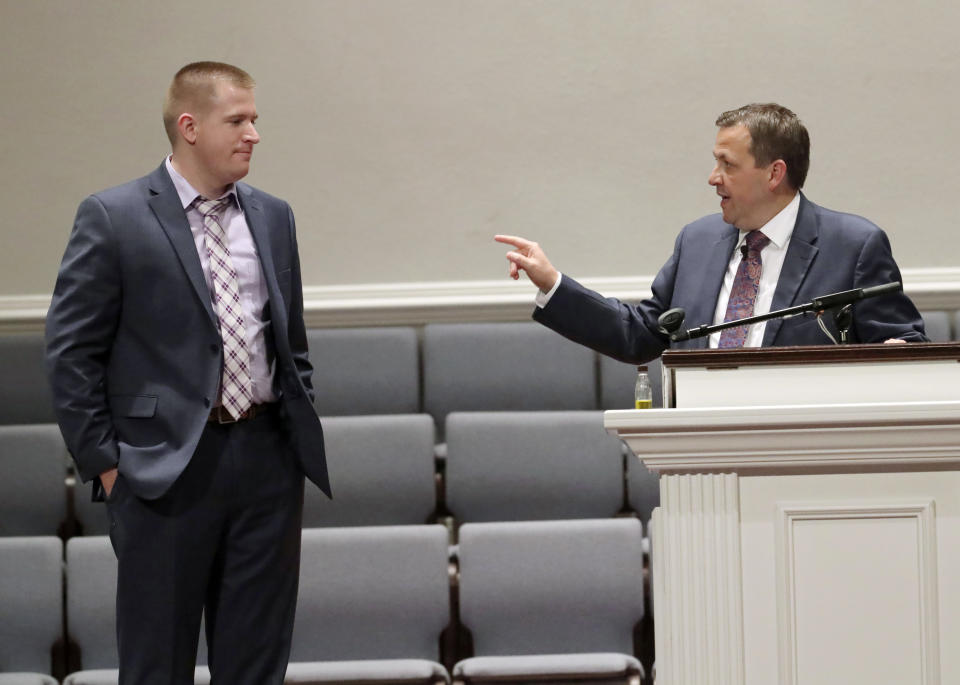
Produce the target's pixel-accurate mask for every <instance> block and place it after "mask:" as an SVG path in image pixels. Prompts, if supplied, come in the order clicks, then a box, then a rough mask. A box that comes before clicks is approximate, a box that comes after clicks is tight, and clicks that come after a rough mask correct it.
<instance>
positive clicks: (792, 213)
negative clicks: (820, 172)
mask: <svg viewBox="0 0 960 685" xmlns="http://www.w3.org/2000/svg"><path fill="white" fill-rule="evenodd" d="M799 212H800V193H797V194H796V195H794V196H793V199H792V200H791V201H790V204H788V205H787V206H786V207H784V208H783V209H781V210H780V212H778V213H777V214H776V215H775V216H774V217H773V218H772V219H770V221H768V222H767V223H766V224H764V225H763V226H762V227H760V229H759V230H760V231H762V232H763V234H764V235H765V236H767V237H768V238H769V239H770V242H769V243H767V245H766V247H764V248H763V250H762V251H761V252H760V260H761V262H762V264H763V269H762V271H761V272H760V286H759V288H758V290H757V300H756V302H755V303H754V305H753V314H754V315H755V316H756V315H759V314H766V313H768V312H769V311H770V305H771V304H772V303H773V293H774V291H775V290H776V289H777V281H779V280H780V271H781V270H782V269H783V260H784V258H785V257H786V256H787V247H788V246H789V245H790V237H791V236H792V235H793V228H794V226H795V225H796V223H797V214H798V213H799ZM747 233H748V231H740V239H739V240H738V241H737V246H736V248H735V249H734V251H733V254H732V255H731V256H730V263H729V264H727V272H726V274H725V275H724V277H723V285H722V286H721V287H720V295H719V296H718V297H717V307H716V309H715V310H714V314H713V323H715V324H717V323H723V319H724V317H725V316H726V315H727V301H728V300H729V299H730V290H731V289H732V288H733V279H734V278H735V277H736V275H737V268H738V267H739V266H740V261H741V259H743V254H742V253H741V251H740V246H741V245H742V244H743V242H744V240H746V238H747ZM562 279H563V274H560V277H559V278H557V282H556V283H554V285H553V288H551V289H550V292H547V293H545V292H543V291H541V290H538V291H537V298H536V302H537V306H538V307H541V308H543V307H546V306H547V303H548V302H549V301H550V298H551V297H553V294H554V293H555V292H557V288H559V287H560V281H561V280H562ZM691 325H697V326H699V325H700V324H699V323H694V322H691ZM766 327H767V324H766V322H765V321H762V322H760V323H755V324H753V325H752V326H750V329H749V330H748V331H747V340H746V342H745V343H744V347H760V345H761V343H762V342H763V332H764V330H766ZM721 333H722V331H720V332H717V333H714V334H713V335H711V336H710V340H709V345H710V347H717V346H718V345H719V343H720V335H721Z"/></svg>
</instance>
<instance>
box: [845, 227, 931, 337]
mask: <svg viewBox="0 0 960 685" xmlns="http://www.w3.org/2000/svg"><path fill="white" fill-rule="evenodd" d="M902 280H903V279H902V277H901V275H900V269H899V268H898V267H897V263H896V262H895V261H894V259H893V252H892V251H891V249H890V241H889V240H888V239H887V236H886V234H885V233H884V232H883V231H882V230H876V231H873V232H871V233H870V235H869V236H868V237H867V240H866V241H865V242H864V244H863V248H862V249H861V250H860V255H859V256H858V258H857V266H856V273H855V276H854V282H855V287H857V288H867V287H870V286H875V285H883V284H885V283H890V282H892V281H901V282H902ZM854 326H855V328H856V339H857V340H859V341H860V342H864V343H879V342H883V341H884V340H887V339H889V338H901V339H903V340H908V341H910V342H926V341H927V336H926V334H925V331H924V327H923V319H922V318H921V316H920V312H918V311H917V308H916V307H915V306H914V304H913V302H912V301H911V300H910V298H909V297H907V296H906V295H904V294H903V293H902V292H899V293H894V294H892V295H884V296H881V297H874V298H870V299H866V300H862V301H860V302H858V303H857V304H856V305H855V306H854Z"/></svg>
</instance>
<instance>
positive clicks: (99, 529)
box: [73, 477, 110, 535]
mask: <svg viewBox="0 0 960 685" xmlns="http://www.w3.org/2000/svg"><path fill="white" fill-rule="evenodd" d="M92 495H93V483H81V482H80V478H79V477H78V478H77V479H76V480H75V481H74V483H73V516H74V518H75V519H76V520H77V523H79V524H80V528H81V532H82V534H83V535H107V534H108V533H109V532H110V517H109V516H108V515H107V505H106V504H104V503H103V502H94V501H93V500H92V499H91V498H92Z"/></svg>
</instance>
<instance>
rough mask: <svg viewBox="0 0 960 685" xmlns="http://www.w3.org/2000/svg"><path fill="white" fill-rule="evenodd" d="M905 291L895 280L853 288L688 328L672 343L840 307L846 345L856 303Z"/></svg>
mask: <svg viewBox="0 0 960 685" xmlns="http://www.w3.org/2000/svg"><path fill="white" fill-rule="evenodd" d="M902 289H903V285H902V284H901V283H900V282H899V281H894V282H892V283H885V284H883V285H875V286H873V287H870V288H854V289H853V290H844V291H842V292H839V293H832V294H830V295H823V296H821V297H816V298H814V299H813V300H811V301H810V302H807V303H806V304H801V305H797V306H796V307H787V308H786V309H779V310H777V311H775V312H768V313H766V314H758V315H756V316H748V317H745V318H743V319H735V320H733V321H725V322H724V323H718V324H712V325H707V324H703V325H702V326H697V327H696V328H689V329H687V330H685V331H677V332H675V333H672V334H670V340H671V341H672V342H680V341H681V340H692V339H693V338H701V337H703V336H705V335H711V334H713V333H716V332H717V331H722V330H725V329H727V328H736V327H738V326H749V325H750V324H755V323H760V322H761V321H769V320H770V319H779V318H783V319H789V318H792V317H794V316H799V315H800V314H806V313H807V312H821V313H822V312H825V311H828V310H830V309H837V308H839V311H838V312H836V314H834V322H835V323H836V324H837V329H838V330H839V331H840V344H845V343H846V342H848V340H847V335H848V332H849V330H850V326H851V325H852V324H853V303H854V302H857V301H859V300H863V299H866V298H868V297H876V296H878V295H887V294H889V293H895V292H899V291H901V290H902Z"/></svg>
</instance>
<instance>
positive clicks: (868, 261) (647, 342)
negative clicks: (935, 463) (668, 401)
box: [495, 103, 926, 363]
mask: <svg viewBox="0 0 960 685" xmlns="http://www.w3.org/2000/svg"><path fill="white" fill-rule="evenodd" d="M716 125H717V126H718V131H717V139H716V144H715V146H714V149H713V155H714V158H715V159H716V164H715V166H714V168H713V171H712V172H711V173H710V176H709V179H708V183H709V184H710V185H711V186H713V187H714V188H715V189H716V193H717V195H718V196H719V197H720V211H721V213H720V214H713V215H710V216H706V217H703V218H701V219H698V220H697V221H694V222H693V223H691V224H689V225H687V226H686V227H684V229H683V230H682V231H681V232H680V235H679V236H677V240H676V243H675V245H674V251H673V254H672V255H671V256H670V258H669V259H668V260H667V262H666V264H664V265H663V267H662V268H661V269H660V272H659V273H658V274H657V276H656V278H655V279H654V281H653V286H652V291H653V294H652V297H650V298H649V299H646V300H643V301H642V302H640V303H639V304H638V305H632V304H627V303H625V302H622V301H620V300H617V299H615V298H605V297H603V296H602V295H600V294H599V293H596V292H594V291H592V290H589V289H587V288H585V287H583V286H582V285H580V284H579V283H577V282H576V281H575V280H574V279H572V278H570V277H569V276H567V275H561V274H560V272H559V271H557V269H556V268H554V266H553V265H552V264H551V263H550V260H549V259H547V256H546V254H545V253H544V251H543V250H542V249H541V248H540V246H539V245H538V244H537V243H535V242H532V241H529V240H526V239H525V238H521V237H517V236H503V235H498V236H496V238H495V239H496V240H497V241H499V242H502V243H507V244H509V245H512V246H514V247H515V248H516V249H515V250H513V251H511V252H509V253H508V254H507V259H508V261H509V262H510V275H511V277H512V278H514V279H516V278H518V277H519V273H520V271H521V270H522V271H525V272H526V273H527V275H528V276H529V277H530V280H531V281H532V282H533V283H534V285H536V286H537V287H538V288H539V289H540V292H538V294H537V308H536V310H535V312H534V315H533V318H534V319H536V320H537V321H539V322H540V323H542V324H544V325H545V326H548V327H549V328H552V329H553V330H555V331H557V332H558V333H560V334H562V335H564V336H566V337H568V338H570V339H571V340H574V341H575V342H578V343H581V344H583V345H586V346H588V347H591V348H593V349H595V350H597V351H598V352H601V353H603V354H606V355H609V356H611V357H614V358H616V359H620V360H622V361H626V362H632V363H643V362H646V361H649V360H651V359H654V358H656V357H658V356H660V354H661V353H662V352H663V350H664V349H666V348H667V347H669V346H670V345H671V343H670V341H669V339H668V338H667V336H666V335H665V334H664V333H663V332H662V331H661V330H660V329H659V326H658V318H659V317H660V315H661V314H662V313H664V312H665V311H667V310H669V309H672V308H675V307H680V308H683V309H684V310H685V312H686V318H685V321H684V324H683V325H684V327H685V328H692V327H696V326H700V325H703V324H719V323H722V322H725V321H733V320H738V319H742V318H745V317H748V316H755V315H760V314H766V313H768V312H771V311H777V310H780V309H785V308H787V307H790V306H795V305H799V304H804V303H807V302H810V301H812V300H813V299H815V298H817V297H820V296H823V295H827V294H830V293H834V292H840V291H845V290H853V289H856V288H867V287H871V286H877V285H882V284H886V283H890V282H892V281H900V280H901V277H900V270H899V268H898V267H897V264H896V262H895V261H894V259H893V254H892V252H891V249H890V243H889V241H888V240H887V237H886V235H885V234H884V232H883V231H882V230H881V229H880V228H879V227H877V226H876V225H875V224H873V223H871V222H870V221H868V220H867V219H864V218H863V217H859V216H855V215H852V214H844V213H841V212H836V211H833V210H829V209H825V208H823V207H820V206H818V205H816V204H814V203H812V202H810V200H808V199H807V198H806V196H804V194H803V193H802V192H801V190H800V189H801V188H802V187H803V183H804V180H805V179H806V175H807V169H808V168H809V166H810V137H809V134H808V133H807V130H806V128H805V127H804V125H803V124H802V123H801V121H800V120H799V119H798V118H797V116H796V115H795V114H794V113H793V112H791V111H790V110H789V109H787V108H786V107H782V106H780V105H777V104H772V103H771V104H751V105H745V106H744V107H740V108H739V109H735V110H731V111H728V112H724V113H723V114H721V115H720V116H719V117H718V118H717V121H716ZM836 338H838V332H837V329H836V326H835V324H834V322H833V320H832V317H829V316H824V317H821V318H820V319H819V320H818V317H815V316H812V315H806V316H798V317H794V318H790V319H773V320H770V321H765V322H761V323H756V324H754V325H752V326H741V327H733V328H728V329H726V330H723V331H721V332H716V333H714V334H713V335H710V336H709V337H708V338H707V337H699V338H694V339H691V340H687V341H683V342H680V343H674V344H673V346H674V347H677V348H705V347H712V348H714V347H744V346H745V347H759V346H785V345H822V344H829V343H830V342H831V339H836ZM848 340H849V342H855V343H856V342H861V343H871V342H885V341H888V340H889V341H898V342H899V341H925V340H926V336H925V334H924V328H923V321H922V319H921V318H920V314H919V312H918V311H917V309H916V307H915V306H914V305H913V303H912V302H911V301H910V299H909V298H908V297H907V296H906V295H904V294H903V293H902V292H898V293H894V294H888V295H883V296H880V297H875V298H871V299H864V300H862V301H860V302H858V303H857V304H855V305H854V307H853V322H852V325H851V327H850V330H849V338H848Z"/></svg>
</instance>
